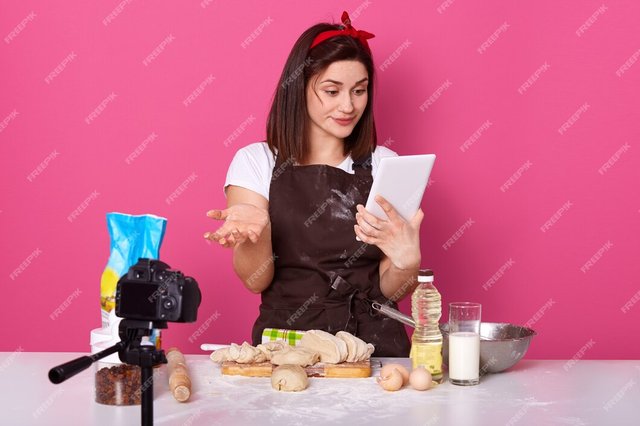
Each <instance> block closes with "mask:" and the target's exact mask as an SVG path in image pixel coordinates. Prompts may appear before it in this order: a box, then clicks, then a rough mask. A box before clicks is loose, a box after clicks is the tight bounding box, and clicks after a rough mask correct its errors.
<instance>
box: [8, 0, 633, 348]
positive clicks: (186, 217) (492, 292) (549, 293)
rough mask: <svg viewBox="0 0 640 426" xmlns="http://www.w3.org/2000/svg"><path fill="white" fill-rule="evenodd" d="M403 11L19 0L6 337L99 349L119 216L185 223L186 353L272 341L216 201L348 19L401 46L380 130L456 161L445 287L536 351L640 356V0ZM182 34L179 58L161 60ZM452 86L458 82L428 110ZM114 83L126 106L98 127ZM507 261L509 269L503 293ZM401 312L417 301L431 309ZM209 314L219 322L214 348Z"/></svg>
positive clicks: (12, 67) (34, 344)
mask: <svg viewBox="0 0 640 426" xmlns="http://www.w3.org/2000/svg"><path fill="white" fill-rule="evenodd" d="M392 3H395V4H398V2H390V1H388V2H382V1H371V2H363V1H360V0H357V1H330V0H327V1H323V2H304V6H300V4H301V2H298V1H243V2H226V1H215V0H214V1H206V0H205V1H183V2H174V1H156V2H152V3H150V2H138V1H134V2H130V3H127V2H122V4H123V7H122V8H121V9H117V7H118V5H119V4H120V1H117V0H115V1H114V0H110V1H105V2H97V3H96V2H86V1H77V0H69V1H65V2H62V3H55V2H47V1H20V2H11V4H9V2H6V1H5V2H3V3H2V6H0V36H1V37H2V41H0V64H1V67H2V68H1V69H2V74H1V75H2V78H1V83H0V85H1V86H0V93H1V95H0V158H1V161H2V167H0V177H1V181H2V199H1V205H0V232H1V235H2V239H3V242H2V247H3V249H2V256H1V258H0V270H1V271H2V300H3V308H2V309H1V310H0V324H2V339H1V340H0V350H2V351H14V350H25V351H87V350H88V349H89V347H88V341H89V331H90V330H91V329H93V328H96V327H99V326H100V313H99V283H100V276H101V273H102V271H103V269H104V267H105V264H106V261H107V258H108V255H109V240H108V235H107V229H106V222H105V214H106V213H107V212H110V211H120V212H127V213H132V214H142V213H154V214H157V215H161V216H164V217H167V218H168V226H167V234H166V238H165V242H164V245H163V248H162V250H161V258H162V259H163V260H165V261H166V262H168V263H169V264H170V265H172V266H174V267H175V268H178V269H180V270H182V271H184V272H185V273H187V274H188V275H191V276H194V277H195V278H196V279H197V280H198V281H199V283H200V286H201V289H202V291H203V303H202V305H201V307H200V311H199V321H198V322H197V323H194V324H171V325H170V328H169V330H168V331H166V332H165V335H164V336H165V342H166V345H167V346H171V345H178V346H179V347H180V348H181V349H182V350H183V351H185V352H189V353H198V352H199V349H198V347H199V345H200V344H201V343H204V342H209V343H228V342H241V341H242V340H244V339H248V338H249V336H250V328H251V325H252V323H253V321H254V319H255V317H256V315H257V306H258V303H259V296H256V295H252V294H250V293H249V292H248V291H246V290H245V289H244V288H243V286H242V285H241V283H240V282H239V280H238V279H237V278H236V277H235V276H234V273H233V270H232V267H231V252H230V251H227V250H224V249H221V248H219V247H217V246H215V245H212V244H208V243H207V242H205V240H204V239H203V238H202V234H203V233H204V232H205V231H207V230H213V229H216V228H217V225H216V224H215V223H213V222H212V221H211V220H209V219H207V218H206V217H205V212H206V211H207V210H208V209H211V208H214V207H223V206H224V205H225V199H224V196H223V193H222V184H223V182H224V177H225V174H226V170H227V167H228V165H229V162H230V160H231V158H232V156H233V154H234V152H235V151H236V150H237V149H238V148H240V147H242V146H244V145H246V144H249V143H252V142H255V141H259V140H262V139H263V138H264V135H265V132H264V123H265V117H266V114H267V111H268V108H269V105H270V101H271V96H272V94H273V91H274V88H275V86H276V84H277V79H278V77H279V74H280V72H281V69H282V67H283V65H284V61H285V58H286V55H287V54H288V52H289V49H290V48H291V46H292V44H293V42H294V41H295V40H296V38H297V37H298V35H299V34H300V33H301V32H302V31H303V30H304V29H306V28H307V27H309V26H310V25H312V24H314V23H316V22H319V21H333V22H337V21H338V20H339V17H340V14H341V12H342V10H343V9H346V10H347V11H349V12H350V13H351V14H352V17H353V22H354V26H355V27H356V28H361V29H365V30H367V31H370V32H373V33H375V34H376V35H377V36H376V38H375V39H373V40H371V41H370V45H371V46H372V49H373V52H374V56H375V62H376V64H377V65H378V66H380V65H382V64H383V62H384V61H385V60H387V59H388V58H393V60H392V63H391V64H390V65H388V66H383V68H384V71H381V70H380V68H378V91H377V99H376V102H377V107H376V117H377V124H378V129H379V139H380V141H381V142H384V141H388V142H387V143H388V144H389V146H390V148H391V149H394V150H395V151H397V152H398V153H400V154H416V153H431V152H433V153H436V154H437V155H438V160H437V162H436V165H435V168H434V171H433V174H432V178H433V183H432V185H431V186H430V187H429V189H428V190H427V192H426V195H425V198H424V200H423V204H422V206H423V209H424V211H425V213H426V217H425V221H424V223H423V227H422V249H423V251H422V252H423V265H424V266H425V267H430V268H432V269H433V270H434V271H435V274H436V284H437V286H438V288H439V289H440V291H441V292H442V295H443V300H444V301H445V302H451V301H461V300H469V301H477V302H481V303H482V304H483V319H484V320H485V321H501V322H502V321H504V322H512V323H518V324H525V323H527V322H528V323H529V324H530V325H532V327H533V328H534V329H535V330H536V331H537V332H538V336H537V337H535V339H534V340H533V343H532V346H531V348H530V350H529V352H528V354H527V356H528V357H529V358H561V359H569V358H572V357H576V358H580V357H583V358H585V359H586V358H614V359H615V358H622V359H627V358H636V359H637V358H639V357H640V341H639V340H638V339H637V338H634V337H632V336H638V334H639V333H640V303H637V302H638V299H639V298H640V294H639V291H640V287H639V286H638V280H637V277H638V276H639V275H640V267H639V266H638V265H639V262H638V253H639V248H640V247H639V242H638V241H639V240H638V235H639V232H640V200H639V199H638V194H639V192H638V189H637V188H638V179H639V177H640V172H639V168H638V158H639V157H638V147H637V141H638V137H639V135H640V120H638V111H639V108H640V102H639V100H638V93H639V89H640V64H638V63H635V64H634V63H633V58H636V59H637V56H638V54H637V52H638V49H640V42H639V39H638V30H637V17H638V16H640V3H638V2H637V1H634V0H626V1H622V0H619V1H612V2H607V3H606V10H603V9H600V8H601V6H602V2H600V1H573V2H560V3H559V2H556V1H549V0H544V1H538V2H532V3H531V4H527V3H523V2H517V3H514V2H511V1H498V0H491V1H483V2H463V1H453V2H445V3H442V2H440V1H431V0H429V1H419V2H418V1H414V2H402V5H403V6H402V7H398V6H393V5H392ZM447 5H449V7H446V6H447ZM599 9H600V10H599ZM31 12H33V13H34V14H35V16H33V15H31V18H29V16H30V13H31ZM110 14H112V15H111V18H108V16H110ZM590 17H593V18H592V19H591V20H590ZM105 19H107V20H106V21H105ZM23 21H24V25H23V26H22V25H21V22H23ZM105 22H106V25H105ZM262 23H266V24H265V25H263V28H262V31H261V33H260V34H259V35H257V37H255V39H252V40H250V41H249V42H248V43H245V45H244V46H243V45H242V44H243V42H244V41H245V40H246V39H247V38H249V37H250V36H251V34H252V33H254V31H256V29H258V28H259V27H260V25H261V24H262ZM505 23H506V25H505ZM585 23H586V29H583V30H580V29H579V28H580V26H581V25H583V24H585ZM16 27H21V28H22V29H21V31H18V32H17V33H14V34H13V35H11V33H12V32H13V31H14V29H15V28H16ZM501 28H502V29H501ZM494 33H495V34H497V35H498V36H497V38H495V37H492V34H494ZM163 40H169V41H168V42H167V43H166V45H165V46H164V50H162V51H160V52H159V54H158V55H157V56H156V57H155V58H154V59H153V60H152V61H150V62H148V61H147V62H146V64H145V58H147V57H148V56H149V55H150V54H152V52H153V51H154V49H156V48H157V47H158V46H159V45H161V43H162V42H163ZM487 41H488V44H489V45H488V47H487V45H485V48H482V47H481V46H482V44H483V43H485V42H487ZM403 43H404V44H403ZM396 50H398V52H399V53H398V54H397V55H393V54H394V52H395V51H396ZM634 54H635V56H634ZM68 57H69V58H72V59H71V60H70V61H68V63H66V66H64V69H62V70H61V72H59V73H56V72H55V71H54V70H55V69H56V67H58V65H59V64H61V63H62V62H63V61H64V60H65V58H68ZM630 58H631V61H630V66H629V67H628V68H627V69H625V71H624V72H618V74H619V75H618V74H616V71H618V70H619V69H620V68H621V67H622V66H623V65H624V64H625V62H626V61H628V60H629V59H630ZM545 64H546V65H545ZM61 68H62V67H61ZM537 70H540V72H539V74H538V78H537V80H536V81H535V82H533V84H532V85H531V86H530V87H528V88H527V89H526V90H523V89H521V90H520V92H522V93H520V92H519V91H518V89H519V88H521V86H522V85H523V84H524V83H525V82H526V81H527V79H529V78H531V77H532V76H533V75H535V73H536V71H537ZM59 71H60V70H59ZM52 72H53V73H54V77H53V78H48V76H50V75H51V73H52ZM209 76H212V77H214V80H213V81H212V82H211V81H210V84H207V83H206V79H207V78H208V77H209ZM533 78H534V79H535V77H533ZM447 81H448V82H449V83H446V82H447ZM203 82H205V83H204V86H203V87H204V89H203V91H202V92H201V93H200V94H199V96H197V97H196V98H195V99H194V100H193V101H192V102H187V104H188V105H187V106H185V102H184V101H185V99H187V98H188V97H189V95H190V94H191V93H193V92H194V91H195V90H196V89H197V88H198V86H200V84H201V83H203ZM443 85H445V86H443ZM439 87H446V89H444V90H441V93H440V96H439V97H438V95H437V94H436V95H435V96H434V97H433V98H432V100H434V101H433V102H432V103H431V104H430V106H429V107H428V108H426V109H425V108H424V107H423V108H422V110H421V108H420V106H421V105H424V104H425V101H427V99H429V98H430V97H431V96H432V95H433V94H434V93H435V92H436V91H438V88H439ZM111 93H114V94H115V95H116V97H115V99H113V101H111V102H108V103H106V107H105V108H104V110H103V111H102V112H101V113H100V114H99V115H98V116H97V117H95V119H93V120H92V121H91V120H90V124H87V122H86V118H87V117H88V116H89V115H90V114H91V113H92V112H93V111H94V110H95V109H96V108H98V106H99V105H100V104H101V103H102V102H103V100H105V98H107V97H108V96H109V95H110V94H111ZM585 104H586V105H588V106H584V107H583V108H582V114H581V115H580V116H579V118H578V119H577V121H575V122H573V123H572V124H571V125H570V127H568V128H566V129H565V130H564V131H563V130H560V129H561V126H563V124H564V123H565V122H567V121H572V120H571V117H572V115H574V113H576V112H578V111H579V110H580V109H581V107H582V106H583V105H585ZM423 110H424V111H423ZM13 111H16V112H17V115H16V114H15V113H13ZM252 115H253V117H254V120H253V123H252V124H250V125H249V126H248V127H247V128H246V129H245V131H244V132H242V133H241V134H240V136H239V137H238V138H237V139H235V140H234V141H232V142H231V143H227V145H228V146H225V141H226V140H227V139H228V138H229V136H230V135H231V134H232V133H233V132H234V130H236V128H238V126H240V124H241V123H243V122H244V121H245V120H247V119H248V118H249V117H251V116H252ZM576 115H577V114H576ZM487 121H488V122H490V123H491V124H490V125H485V129H484V130H482V134H481V135H480V137H479V138H477V139H474V138H473V136H472V135H473V134H474V132H476V131H477V130H478V129H480V128H481V127H482V126H483V123H486V122H487ZM154 133H155V135H156V138H155V140H154V141H152V142H150V143H149V144H148V145H147V146H146V148H145V149H144V151H143V152H141V153H140V155H139V156H138V157H136V158H135V159H134V160H133V161H132V162H130V164H128V163H127V161H126V159H127V157H129V156H130V155H131V153H132V152H134V151H135V150H136V148H137V147H138V146H139V145H140V144H141V143H142V142H143V141H144V140H145V139H146V138H147V137H148V136H149V135H151V134H154ZM469 138H472V139H471V140H470V139H469ZM468 140H469V141H470V142H469V143H468V144H467V146H468V149H464V150H463V149H461V146H462V145H463V144H464V143H465V141H468ZM469 145H470V146H469ZM616 152H618V153H619V155H618V156H617V157H615V158H614V160H612V163H613V165H612V166H611V167H610V168H608V170H606V171H605V172H603V173H599V172H598V170H599V169H600V168H601V167H602V166H603V165H604V164H605V163H607V161H609V159H610V158H612V156H614V154H616ZM47 157H49V158H50V161H49V162H48V164H47V165H46V168H44V169H43V170H41V172H40V173H39V174H38V175H37V176H34V175H32V173H33V171H34V170H36V169H38V166H39V165H40V164H41V163H43V162H45V159H47ZM53 157H55V158H53ZM616 158H617V161H616ZM527 162H529V163H527ZM525 164H527V165H529V166H525V168H526V167H528V169H527V170H524V171H523V172H522V174H521V176H520V177H519V179H517V180H516V181H515V183H513V185H511V186H510V187H509V188H508V189H507V190H505V191H502V190H501V189H500V188H501V186H502V185H503V184H505V182H507V181H508V180H509V178H510V177H511V176H512V175H514V173H516V171H517V170H518V169H519V168H521V166H523V165H525ZM41 169H42V168H41ZM193 174H195V178H194V177H192V182H191V183H189V184H188V185H187V186H186V189H185V190H184V191H183V192H181V194H180V195H179V196H178V197H177V198H176V199H175V200H174V201H173V202H170V203H168V202H167V199H168V197H169V196H170V195H171V194H172V193H173V192H174V191H176V190H177V189H178V187H179V186H180V185H181V184H182V183H183V182H184V181H185V180H187V179H188V178H189V177H190V176H193ZM30 175H31V179H29V176H30ZM94 191H97V193H98V195H96V196H94V197H95V199H90V201H89V203H88V205H86V208H85V209H84V210H83V211H82V213H81V214H79V215H78V216H77V217H76V218H75V220H72V221H69V220H68V217H69V215H71V214H72V212H73V211H74V210H76V209H77V208H78V207H79V206H80V205H81V204H82V203H83V202H84V201H85V199H87V198H88V197H89V196H90V195H91V194H92V193H93V192H94ZM564 205H567V206H568V207H567V208H565V209H564V210H563V211H561V212H560V213H561V216H559V219H558V220H557V221H555V222H554V224H553V225H552V226H550V227H548V228H545V232H543V231H542V230H541V228H542V227H544V224H545V222H547V221H549V220H550V219H551V218H552V217H553V216H554V214H556V212H558V211H559V210H560V209H562V207H563V206H564ZM556 217H558V215H556ZM469 219H471V221H472V222H473V223H472V224H471V225H470V226H469V227H467V228H463V229H464V232H462V233H461V234H459V237H453V238H454V239H455V243H453V244H452V245H450V246H448V248H447V249H446V250H445V249H444V248H443V246H444V245H446V242H447V240H449V239H450V238H451V237H452V236H454V235H455V234H456V231H458V229H460V228H461V227H463V226H464V224H465V222H467V221H469ZM608 243H610V244H609V245H607V244H608ZM605 245H607V246H606V247H608V249H607V250H605V251H604V252H603V253H602V255H601V256H596V257H598V259H597V261H596V262H594V263H593V265H592V266H586V267H585V264H587V262H588V261H589V259H590V258H591V257H592V256H594V255H596V254H597V252H598V250H599V249H600V248H601V247H603V246H605ZM34 251H35V252H37V253H39V254H38V255H37V256H35V257H33V258H32V260H31V262H30V264H29V265H28V266H27V267H26V268H23V270H21V272H19V273H18V274H14V271H15V270H16V269H19V268H20V265H21V264H22V263H23V262H24V261H25V260H26V259H27V258H28V257H29V256H30V255H31V254H32V253H34ZM509 261H511V262H510V263H507V262H509ZM505 264H506V265H508V266H507V267H506V268H503V269H504V270H503V273H502V274H501V273H500V268H501V267H502V266H503V265H505ZM581 268H582V269H584V271H583V270H581ZM494 274H497V275H498V276H500V275H501V276H500V277H499V279H497V281H496V282H495V283H494V284H493V285H488V284H487V282H488V280H489V279H490V278H491V277H492V276H493V275H494ZM67 299H69V300H70V303H68V306H66V307H65V309H64V310H63V311H62V312H61V313H59V315H57V316H56V315H53V313H54V311H55V310H56V309H58V308H59V307H60V306H61V305H64V304H65V301H66V300H67ZM625 305H627V308H624V306H625ZM401 309H402V310H403V311H405V312H409V305H408V303H407V300H405V301H404V302H403V303H402V304H401ZM216 312H217V313H216ZM445 313H446V310H445ZM52 315H53V317H54V318H55V319H52ZM213 318H217V319H215V320H212V319H213ZM207 319H211V320H210V321H208V324H209V325H208V326H207V322H206V321H207ZM199 327H202V329H206V331H205V332H204V334H203V335H202V336H200V337H197V338H195V339H192V340H193V342H192V343H190V342H189V337H190V336H192V335H193V333H194V332H195V331H196V330H197V329H198V328H199Z"/></svg>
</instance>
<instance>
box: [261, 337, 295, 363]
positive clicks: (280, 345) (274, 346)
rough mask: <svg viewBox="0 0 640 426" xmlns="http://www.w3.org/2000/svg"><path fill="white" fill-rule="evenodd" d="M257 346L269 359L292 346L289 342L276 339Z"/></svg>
mask: <svg viewBox="0 0 640 426" xmlns="http://www.w3.org/2000/svg"><path fill="white" fill-rule="evenodd" d="M256 348H258V350H260V351H261V352H262V353H263V354H264V355H265V357H266V358H267V361H270V360H271V357H272V356H273V355H274V354H275V353H278V352H286V351H288V350H289V349H291V346H290V345H289V344H288V343H285V342H282V341H280V340H276V341H273V342H267V343H262V344H259V345H258V346H256Z"/></svg>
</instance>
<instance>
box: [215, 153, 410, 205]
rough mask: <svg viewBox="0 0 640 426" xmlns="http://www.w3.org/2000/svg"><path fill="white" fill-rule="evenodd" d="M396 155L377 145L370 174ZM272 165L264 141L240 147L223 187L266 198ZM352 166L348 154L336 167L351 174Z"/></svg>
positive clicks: (273, 158)
mask: <svg viewBox="0 0 640 426" xmlns="http://www.w3.org/2000/svg"><path fill="white" fill-rule="evenodd" d="M397 156H398V154H396V153H395V152H394V151H392V150H390V149H389V148H387V147H385V146H378V147H377V148H376V149H375V151H373V154H372V155H371V175H372V176H374V177H375V175H376V171H377V170H378V164H379V163H380V159H381V158H384V157H397ZM274 165H275V157H274V155H273V153H272V152H271V151H270V150H269V146H268V145H267V143H266V142H256V143H252V144H250V145H247V146H245V147H244V148H240V149H239V150H238V152H236V155H235V156H234V157H233V160H231V164H230V165H229V170H228V171H227V179H226V181H225V182H224V188H226V187H227V186H228V185H235V186H241V187H243V188H246V189H250V190H251V191H253V192H257V193H258V194H260V195H262V196H263V197H264V198H266V199H267V200H268V199H269V187H270V185H271V174H272V173H273V167H274ZM352 166H353V159H352V158H351V156H350V155H349V156H348V157H347V158H345V159H344V161H343V162H342V163H340V164H339V165H337V166H336V167H337V168H339V169H342V170H344V171H346V172H348V173H351V174H353V173H355V172H354V171H353V169H352Z"/></svg>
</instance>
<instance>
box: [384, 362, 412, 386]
mask: <svg viewBox="0 0 640 426" xmlns="http://www.w3.org/2000/svg"><path fill="white" fill-rule="evenodd" d="M394 369H396V370H398V371H399V372H400V374H401V375H402V384H403V385H406V384H407V383H409V370H407V369H406V368H405V366H404V365H401V364H386V365H385V366H384V367H382V369H381V370H380V376H381V377H386V376H388V375H389V374H391V372H392V371H393V370H394Z"/></svg>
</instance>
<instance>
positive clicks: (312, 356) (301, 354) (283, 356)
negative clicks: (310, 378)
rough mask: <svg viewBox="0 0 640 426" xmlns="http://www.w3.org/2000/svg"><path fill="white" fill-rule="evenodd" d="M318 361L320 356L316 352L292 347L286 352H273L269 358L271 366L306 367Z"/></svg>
mask: <svg viewBox="0 0 640 426" xmlns="http://www.w3.org/2000/svg"><path fill="white" fill-rule="evenodd" d="M319 359H320V354H319V353H318V352H315V351H312V350H310V349H308V348H302V347H295V348H293V347H292V348H290V349H288V350H283V351H278V352H274V353H273V356H272V357H271V364H275V365H283V364H294V365H299V366H301V367H306V366H307V365H313V364H315V363H316V362H318V360H319Z"/></svg>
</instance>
